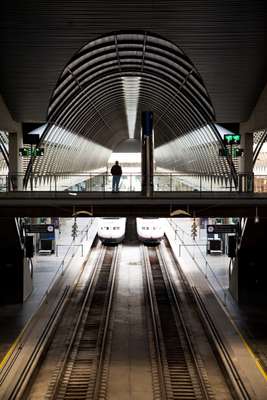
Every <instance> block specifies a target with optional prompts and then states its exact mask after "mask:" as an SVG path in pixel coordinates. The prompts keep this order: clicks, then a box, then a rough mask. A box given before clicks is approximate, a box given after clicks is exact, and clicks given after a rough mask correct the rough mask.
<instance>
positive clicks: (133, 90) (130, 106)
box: [121, 76, 141, 139]
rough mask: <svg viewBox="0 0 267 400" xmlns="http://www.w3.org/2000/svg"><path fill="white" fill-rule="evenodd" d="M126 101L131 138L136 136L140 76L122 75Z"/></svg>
mask: <svg viewBox="0 0 267 400" xmlns="http://www.w3.org/2000/svg"><path fill="white" fill-rule="evenodd" d="M121 79H122V85H123V94H124V102H125V109H126V116H127V124H128V133H129V138H130V139H133V138H134V131H135V125H136V116H137V108H138V100H139V91H140V80H141V78H140V77H138V76H125V77H122V78H121Z"/></svg>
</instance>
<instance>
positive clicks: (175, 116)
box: [0, 0, 267, 173]
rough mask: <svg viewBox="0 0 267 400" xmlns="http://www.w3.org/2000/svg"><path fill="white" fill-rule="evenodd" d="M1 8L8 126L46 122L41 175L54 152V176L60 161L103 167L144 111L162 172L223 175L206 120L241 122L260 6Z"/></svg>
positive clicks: (259, 52)
mask: <svg viewBox="0 0 267 400" xmlns="http://www.w3.org/2000/svg"><path fill="white" fill-rule="evenodd" d="M0 7H1V13H0V52H1V62H0V91H1V94H2V97H3V99H4V102H5V103H6V105H7V107H8V109H9V111H10V113H11V115H12V117H13V118H14V120H16V121H18V122H44V121H47V122H48V125H47V129H46V131H45V137H46V146H48V147H49V146H50V147H49V149H50V150H49V151H48V152H47V154H48V155H49V157H48V158H49V159H47V160H45V163H43V167H40V168H41V170H43V168H45V170H47V167H48V168H49V167H50V165H52V163H50V161H51V160H52V159H53V160H54V164H53V165H54V167H53V168H56V166H57V165H58V159H57V158H56V157H55V154H56V152H55V148H57V150H59V149H60V151H61V153H62V155H61V157H60V160H61V166H59V168H60V170H64V169H65V170H66V168H69V166H70V164H69V162H68V160H70V161H71V163H72V164H71V165H75V169H76V170H80V169H81V165H82V168H83V169H86V168H92V166H98V165H104V164H105V162H106V161H107V157H108V155H109V154H110V151H111V150H112V149H114V148H115V147H116V146H117V145H118V144H119V143H120V142H121V141H123V140H127V139H129V138H137V139H138V134H139V133H140V112H141V110H144V109H146V110H152V111H153V112H154V115H155V123H156V128H157V129H155V133H156V136H155V144H156V153H155V154H156V157H157V159H158V160H159V162H160V163H161V165H162V166H165V167H168V168H173V167H174V165H175V166H176V167H177V168H178V169H180V170H186V171H200V172H216V173H220V172H225V171H227V170H228V165H227V162H226V161H225V160H221V159H219V157H218V148H219V146H220V135H219V134H218V132H217V130H216V128H215V126H214V125H213V122H215V121H216V122H222V123H238V122H241V121H246V120H247V119H248V118H249V116H250V113H251V112H252V110H253V108H254V106H255V103H256V101H257V99H258V96H259V95H260V93H261V91H262V89H263V87H264V85H265V83H266V77H267V73H266V66H267V57H266V42H267V40H266V39H267V28H266V25H267V24H266V22H267V7H266V2H265V1H264V0H229V1H228V0H227V1H226V0H225V1H221V0H214V1H210V0H201V1H200V0H177V1H172V0H168V1H166V0H149V1H147V0H142V1H140V0H136V1H134V2H130V1H125V0H116V1H115V0H109V1H107V0H79V1H77V0H67V1H66V0H64V1H63V0H54V1H50V0H40V1H36V0H27V1H21V0H3V1H2V2H1V6H0ZM136 121H137V123H136V124H135V122H136ZM0 128H1V126H0ZM73 135H74V136H73ZM75 135H76V136H75ZM84 139H86V140H87V143H85V142H84ZM53 149H54V150H53ZM75 149H79V151H76V150H75ZM83 149H84V151H83ZM85 149H86V151H85ZM92 149H94V150H93V151H92ZM89 152H90V160H91V163H90V162H88V161H87V160H88V157H87V154H88V153H89ZM74 157H76V158H74ZM189 162H190V163H191V164H190V163H189ZM177 163H178V164H177ZM73 168H74V167H73Z"/></svg>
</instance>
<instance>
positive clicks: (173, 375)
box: [141, 240, 251, 400]
mask: <svg viewBox="0 0 267 400" xmlns="http://www.w3.org/2000/svg"><path fill="white" fill-rule="evenodd" d="M141 252H142V257H143V262H144V266H145V282H146V291H147V296H148V305H149V307H148V313H149V316H148V319H150V320H151V321H152V322H151V324H150V325H151V329H152V334H151V332H150V339H151V340H150V349H151V350H150V352H151V359H152V374H153V384H154V388H155V389H154V398H155V399H164V400H165V399H166V400H169V399H173V400H175V399H183V400H185V399H190V400H191V399H192V400H197V399H203V400H207V399H209V400H212V399H215V398H217V397H216V396H214V394H213V391H212V388H211V385H210V384H209V379H208V375H207V371H206V368H205V366H204V363H203V361H202V359H201V357H200V355H199V351H198V343H197V341H196V340H195V339H194V337H193V334H192V333H191V327H190V323H188V321H187V318H188V315H189V314H191V313H192V312H193V314H194V317H193V318H195V317H197V319H198V323H199V324H200V327H201V329H202V330H203V334H204V335H205V336H206V338H207V341H208V342H209V344H210V346H211V349H212V351H213V352H214V355H215V357H216V360H217V363H218V366H219V369H220V370H221V372H222V373H223V375H224V379H225V385H226V387H228V389H227V390H228V395H227V396H228V397H227V398H233V399H235V400H237V399H238V400H250V399H251V397H250V395H249V393H248V391H247V389H246V387H245V385H244V382H243V381H242V379H241V378H240V375H239V371H238V370H237V369H236V367H235V365H234V362H233V360H232V357H231V355H230V353H229V351H228V349H227V347H226V346H225V344H224V342H223V340H222V338H221V336H220V334H219V332H218V331H217V329H216V327H215V325H214V323H213V321H212V319H211V317H210V315H209V313H208V311H207V309H206V307H205V304H204V302H203V300H202V299H201V296H200V295H199V293H198V291H197V289H196V288H195V287H191V285H190V284H189V282H188V280H187V278H186V276H185V275H184V273H183V271H182V269H181V268H180V266H179V265H178V264H177V263H176V262H175V261H174V258H173V256H172V251H171V249H170V248H169V244H168V242H167V241H166V240H165V241H163V242H162V243H161V245H160V246H158V247H145V246H142V248H141ZM171 259H172V260H173V261H174V262H173V264H174V265H175V275H176V277H177V279H178V281H175V283H174V280H173V276H172V274H171V273H170V268H169V265H168V262H170V261H171ZM194 321H195V320H194ZM211 349H210V350H211Z"/></svg>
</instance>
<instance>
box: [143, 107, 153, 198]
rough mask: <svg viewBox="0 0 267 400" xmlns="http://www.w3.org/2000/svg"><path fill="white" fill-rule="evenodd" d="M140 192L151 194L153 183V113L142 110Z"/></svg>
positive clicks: (146, 194) (147, 195)
mask: <svg viewBox="0 0 267 400" xmlns="http://www.w3.org/2000/svg"><path fill="white" fill-rule="evenodd" d="M141 153H142V163H141V167H142V193H143V194H144V195H145V196H146V197H150V196H151V195H152V194H153V189H154V183H153V180H154V178H153V175H154V132H153V113H152V112H151V111H144V112H142V150H141Z"/></svg>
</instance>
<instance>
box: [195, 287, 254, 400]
mask: <svg viewBox="0 0 267 400" xmlns="http://www.w3.org/2000/svg"><path fill="white" fill-rule="evenodd" d="M192 293H193V297H194V300H195V302H196V305H197V307H198V311H199V314H200V317H201V320H202V321H203V324H204V327H205V329H206V332H208V338H209V340H210V342H211V345H212V346H213V348H214V350H215V351H216V354H217V356H218V357H219V360H220V363H221V365H222V367H223V369H224V371H225V373H226V374H227V377H228V378H229V382H230V384H231V387H232V389H233V391H234V393H235V399H237V400H251V396H250V395H249V393H248V391H247V389H246V387H245V384H244V382H243V381H242V378H241V376H240V374H239V372H238V370H237V368H236V366H235V365H234V362H233V360H232V357H231V355H230V353H229V351H228V350H227V347H226V346H225V344H224V342H223V340H222V338H221V336H220V334H219V332H218V330H217V329H216V327H215V325H214V323H213V321H212V318H211V316H210V315H209V312H208V310H207V308H206V306H205V304H204V302H203V300H202V299H201V296H200V294H199V292H198V290H197V288H196V287H192Z"/></svg>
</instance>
